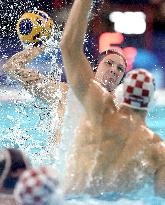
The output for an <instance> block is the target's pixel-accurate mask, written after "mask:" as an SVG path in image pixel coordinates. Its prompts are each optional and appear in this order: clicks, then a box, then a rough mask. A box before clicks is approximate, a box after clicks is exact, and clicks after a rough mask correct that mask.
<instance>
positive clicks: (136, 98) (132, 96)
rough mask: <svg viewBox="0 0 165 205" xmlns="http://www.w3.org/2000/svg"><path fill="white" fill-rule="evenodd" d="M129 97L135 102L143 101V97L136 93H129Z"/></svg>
mask: <svg viewBox="0 0 165 205" xmlns="http://www.w3.org/2000/svg"><path fill="white" fill-rule="evenodd" d="M129 98H130V99H131V100H132V101H135V102H143V100H144V99H143V98H142V97H140V96H137V95H130V96H129Z"/></svg>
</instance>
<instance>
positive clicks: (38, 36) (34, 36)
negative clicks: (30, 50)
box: [16, 10, 54, 44]
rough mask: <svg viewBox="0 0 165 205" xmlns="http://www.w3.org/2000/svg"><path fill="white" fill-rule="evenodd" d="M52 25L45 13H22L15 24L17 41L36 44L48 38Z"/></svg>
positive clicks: (36, 11)
mask: <svg viewBox="0 0 165 205" xmlns="http://www.w3.org/2000/svg"><path fill="white" fill-rule="evenodd" d="M53 27H54V23H53V20H52V19H51V18H50V17H49V16H48V14H47V13H45V12H43V11H40V10H35V11H31V12H26V13H24V14H23V15H22V16H21V17H20V19H19V20H18V22H17V25H16V30H17V33H18V36H19V39H20V40H21V41H22V42H23V43H25V44H30V43H37V42H40V41H44V40H47V39H49V38H50V36H51V35H52V31H53Z"/></svg>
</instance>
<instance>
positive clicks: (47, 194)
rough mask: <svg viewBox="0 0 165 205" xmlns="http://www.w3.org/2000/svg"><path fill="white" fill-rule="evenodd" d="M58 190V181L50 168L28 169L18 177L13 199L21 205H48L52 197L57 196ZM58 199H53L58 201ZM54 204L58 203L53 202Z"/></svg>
mask: <svg viewBox="0 0 165 205" xmlns="http://www.w3.org/2000/svg"><path fill="white" fill-rule="evenodd" d="M58 189H59V180H58V177H57V173H56V172H55V171H54V170H53V169H52V168H47V167H41V168H39V169H29V170H27V171H25V172H24V173H23V174H22V176H21V177H20V179H19V182H18V183H17V185H16V188H15V190H14V197H15V199H16V201H17V202H18V203H19V204H22V205H49V204H50V199H51V197H52V195H54V196H55V195H58V191H57V190H58ZM54 196H53V197H54ZM60 197H61V196H59V199H58V196H57V197H54V199H58V200H59V201H60ZM54 204H59V203H58V202H56V201H54Z"/></svg>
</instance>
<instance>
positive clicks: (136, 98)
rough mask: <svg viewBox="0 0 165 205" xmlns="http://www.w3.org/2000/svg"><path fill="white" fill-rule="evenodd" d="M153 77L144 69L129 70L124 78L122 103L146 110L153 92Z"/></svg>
mask: <svg viewBox="0 0 165 205" xmlns="http://www.w3.org/2000/svg"><path fill="white" fill-rule="evenodd" d="M154 89H155V84H154V78H153V76H152V74H151V73H150V72H148V71H147V70H144V69H137V70H132V71H130V72H129V73H128V74H127V76H126V77H125V80H124V104H125V105H127V106H129V107H133V108H136V109H142V110H146V109H147V107H148V104H149V102H150V99H151V97H152V95H153V93H154Z"/></svg>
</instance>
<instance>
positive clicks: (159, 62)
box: [0, 0, 165, 87]
mask: <svg viewBox="0 0 165 205" xmlns="http://www.w3.org/2000/svg"><path fill="white" fill-rule="evenodd" d="M72 3H73V2H72V0H63V1H62V0H42V1H41V0H37V1H36V0H0V31H1V32H0V65H2V64H3V63H4V62H5V61H6V59H7V58H8V57H10V56H12V55H13V54H15V53H16V52H18V51H20V50H22V45H21V43H20V41H19V39H18V37H17V33H16V30H15V25H16V22H17V20H18V19H19V17H20V16H21V15H22V14H23V13H24V12H26V11H28V10H31V9H34V8H37V9H40V10H43V11H45V12H47V13H48V14H49V15H50V16H51V18H53V19H54V20H56V21H57V22H58V23H59V24H61V25H62V27H61V28H63V26H64V24H65V22H66V19H67V15H68V11H69V10H70V7H71V5H72ZM116 10H118V11H128V10H129V11H137V10H138V11H144V12H145V13H146V15H147V30H146V32H145V33H144V34H142V35H124V38H125V41H124V44H123V45H122V46H123V47H126V46H134V47H136V48H137V49H139V51H140V49H142V50H143V49H145V50H146V51H147V52H149V53H152V55H153V56H154V58H155V59H156V60H152V59H151V60H150V62H149V63H148V64H146V65H144V64H143V63H142V62H143V61H144V62H145V53H144V55H143V53H141V55H143V56H142V57H143V58H142V57H141V56H140V57H139V59H138V56H137V60H136V62H135V63H134V66H135V67H136V66H138V67H139V66H141V67H144V66H146V67H148V69H149V70H152V71H153V70H154V69H156V71H157V73H158V76H159V75H161V76H160V77H161V78H162V77H163V79H164V80H163V82H161V83H160V84H161V87H165V70H164V67H165V58H164V56H165V2H164V1H161V0H117V1H115V0H111V1H110V0H109V1H108V0H105V1H104V2H103V3H99V2H98V1H97V3H96V6H95V12H94V13H95V15H94V17H93V18H92V20H91V21H90V24H89V28H88V33H89V39H88V42H87V43H86V47H87V49H86V50H88V52H87V55H89V56H90V57H91V56H92V58H93V59H95V58H97V55H98V40H99V36H100V34H101V33H103V32H114V28H113V23H112V22H110V21H109V17H108V16H109V13H110V12H112V11H116ZM94 44H95V46H94ZM139 62H140V63H139ZM94 63H95V62H94ZM155 63H156V65H154V64H155ZM159 71H160V74H159ZM0 75H2V74H1V71H0ZM0 80H1V78H0Z"/></svg>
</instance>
